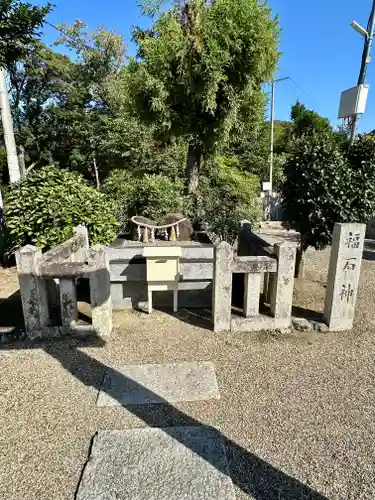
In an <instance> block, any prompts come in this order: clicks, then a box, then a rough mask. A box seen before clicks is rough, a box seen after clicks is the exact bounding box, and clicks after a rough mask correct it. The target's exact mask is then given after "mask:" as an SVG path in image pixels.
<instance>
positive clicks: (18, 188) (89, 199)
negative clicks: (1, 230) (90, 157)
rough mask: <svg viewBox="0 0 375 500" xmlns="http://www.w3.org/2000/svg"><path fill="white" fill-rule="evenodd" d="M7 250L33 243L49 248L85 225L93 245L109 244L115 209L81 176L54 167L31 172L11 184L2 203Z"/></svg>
mask: <svg viewBox="0 0 375 500" xmlns="http://www.w3.org/2000/svg"><path fill="white" fill-rule="evenodd" d="M4 208H5V221H6V249H7V253H13V252H14V251H15V250H16V249H17V248H19V247H21V246H23V245H26V244H33V245H37V246H39V247H41V248H44V249H48V248H50V247H53V246H55V245H57V244H59V243H61V242H63V241H64V240H66V239H68V238H70V237H71V236H72V234H73V228H74V227H75V226H77V225H78V224H84V225H85V226H87V228H88V231H89V237H90V241H91V243H92V244H96V243H103V244H108V243H110V242H111V241H112V240H113V239H114V238H115V237H116V235H117V227H118V223H117V220H116V217H115V207H114V204H113V203H112V202H111V201H110V199H109V198H108V197H107V196H105V195H104V194H103V193H100V192H99V191H97V190H96V189H95V188H93V187H90V186H89V185H88V184H87V183H86V181H85V180H84V179H83V177H82V176H80V175H79V174H76V173H73V172H69V171H66V170H59V169H57V168H55V167H44V168H42V169H40V170H37V171H34V172H32V173H31V174H30V175H29V176H28V177H27V178H26V179H25V180H22V181H21V182H20V183H19V184H14V185H12V186H11V187H10V188H9V189H8V190H7V192H6V194H5V200H4Z"/></svg>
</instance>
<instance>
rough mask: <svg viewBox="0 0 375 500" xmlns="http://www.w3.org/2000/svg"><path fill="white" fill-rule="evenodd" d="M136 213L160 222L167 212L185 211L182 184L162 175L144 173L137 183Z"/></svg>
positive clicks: (185, 205) (185, 202) (185, 201)
mask: <svg viewBox="0 0 375 500" xmlns="http://www.w3.org/2000/svg"><path fill="white" fill-rule="evenodd" d="M134 210H135V212H136V213H137V215H143V216H144V217H149V218H150V219H153V220H156V221H158V222H161V221H162V220H163V219H164V217H165V216H166V215H167V214H168V213H183V214H185V213H187V211H188V199H187V197H186V196H185V195H184V184H183V183H182V182H181V181H178V180H177V181H172V180H171V179H169V178H168V177H165V176H163V175H148V174H146V175H145V176H143V177H142V178H141V179H139V182H138V184H137V192H136V198H135V203H134Z"/></svg>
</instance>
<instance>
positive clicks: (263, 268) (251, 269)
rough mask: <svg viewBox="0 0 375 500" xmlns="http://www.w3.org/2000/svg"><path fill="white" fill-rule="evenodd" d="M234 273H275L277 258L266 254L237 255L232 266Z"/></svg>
mask: <svg viewBox="0 0 375 500" xmlns="http://www.w3.org/2000/svg"><path fill="white" fill-rule="evenodd" d="M232 272H233V273H262V272H266V273H275V272H277V260H276V259H275V258H272V257H265V256H262V255H261V256H249V257H236V258H235V260H234V261H233V266H232Z"/></svg>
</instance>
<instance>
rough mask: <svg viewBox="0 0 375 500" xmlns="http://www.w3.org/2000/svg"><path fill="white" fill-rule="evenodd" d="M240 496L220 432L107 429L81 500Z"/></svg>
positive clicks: (88, 470)
mask: <svg viewBox="0 0 375 500" xmlns="http://www.w3.org/2000/svg"><path fill="white" fill-rule="evenodd" d="M198 499H199V500H213V499H214V500H235V492H234V486H233V483H232V480H231V479H230V475H229V468H228V463H227V459H226V455H225V449H224V445H223V441H222V438H221V436H220V433H219V432H218V431H216V430H214V429H212V428H206V427H170V428H165V429H152V428H147V429H134V430H127V431H102V432H99V433H98V434H97V435H96V437H95V438H94V442H93V446H92V448H91V454H90V457H89V460H88V462H87V465H86V467H85V470H84V472H83V475H82V479H81V482H80V485H79V487H78V492H77V496H76V500H198Z"/></svg>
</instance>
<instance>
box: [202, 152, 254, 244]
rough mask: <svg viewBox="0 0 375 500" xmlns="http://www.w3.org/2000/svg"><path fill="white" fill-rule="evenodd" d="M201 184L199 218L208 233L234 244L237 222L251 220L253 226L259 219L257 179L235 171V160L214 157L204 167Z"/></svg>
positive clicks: (236, 168) (236, 162)
mask: <svg viewBox="0 0 375 500" xmlns="http://www.w3.org/2000/svg"><path fill="white" fill-rule="evenodd" d="M206 175H207V177H204V178H203V179H202V182H201V193H200V204H199V210H200V218H201V220H202V223H203V226H204V227H205V229H207V230H208V231H212V232H214V233H215V234H216V235H217V236H218V237H219V238H220V239H222V240H225V241H228V242H229V243H234V241H235V240H236V237H237V233H238V227H239V221H240V220H242V219H248V220H250V221H251V222H252V223H253V224H254V226H255V227H256V226H257V225H258V224H259V222H260V220H261V216H262V213H261V207H260V204H259V201H258V199H257V193H258V192H259V178H258V177H257V176H256V175H254V174H249V173H247V172H243V171H241V170H240V169H239V168H238V160H236V159H234V160H233V159H231V158H227V157H221V156H216V157H214V158H213V159H212V161H211V164H210V165H209V166H206Z"/></svg>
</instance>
